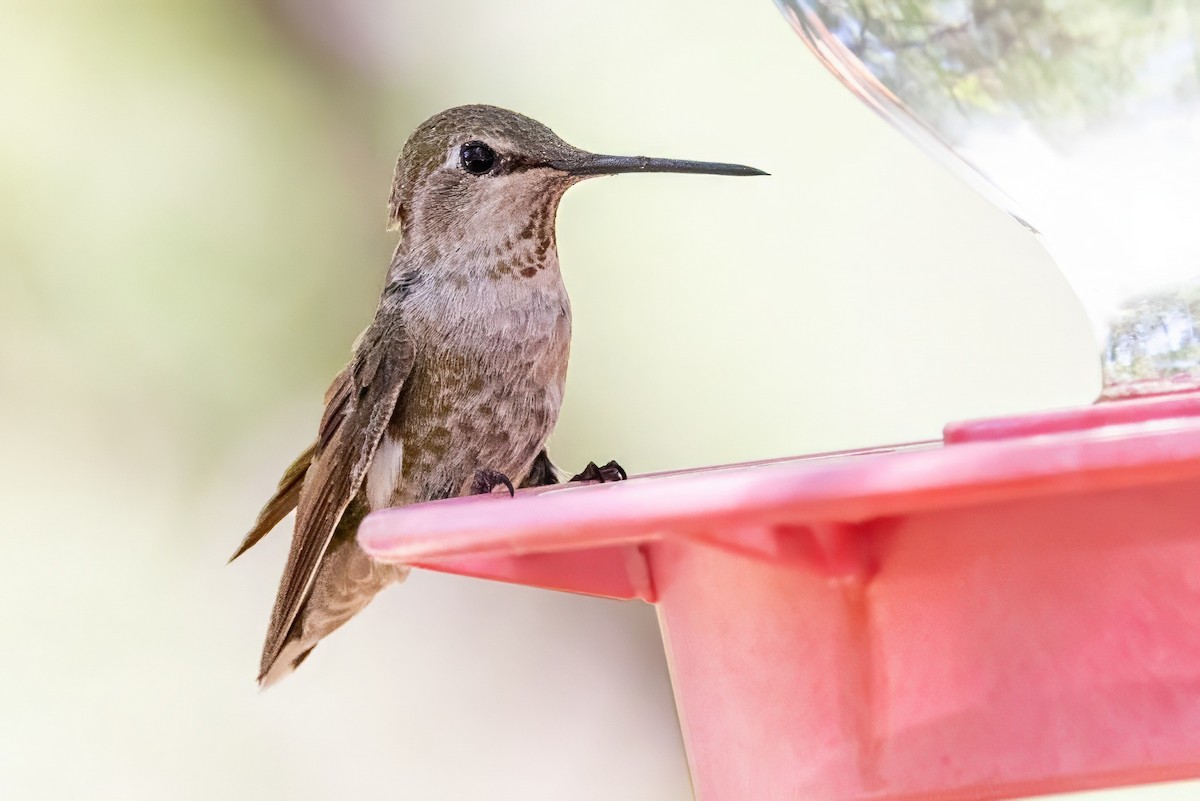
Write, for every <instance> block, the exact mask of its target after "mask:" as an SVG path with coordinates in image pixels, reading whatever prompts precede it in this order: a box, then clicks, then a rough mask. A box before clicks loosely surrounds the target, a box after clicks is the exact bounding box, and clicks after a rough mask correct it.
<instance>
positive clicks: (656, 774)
mask: <svg viewBox="0 0 1200 801" xmlns="http://www.w3.org/2000/svg"><path fill="white" fill-rule="evenodd" d="M0 96H2V97H3V98H4V101H5V102H4V111H3V114H2V115H0V186H3V188H4V194H3V196H2V199H0V368H2V369H0V430H2V431H3V432H4V435H3V458H2V459H0V471H3V472H2V474H0V479H2V484H0V486H3V504H2V512H0V515H2V516H0V525H2V526H3V532H4V535H5V536H4V538H3V541H2V547H3V558H2V559H0V601H2V603H0V641H2V642H3V643H4V659H3V665H4V668H3V675H4V681H3V682H0V797H3V798H5V799H10V798H11V799H65V798H88V799H110V798H111V799H161V798H171V799H208V798H213V797H224V798H267V799H269V798H289V799H328V798H352V797H363V798H368V797H370V798H376V797H388V798H414V799H461V798H486V799H505V798H521V799H564V798H570V799H607V798H612V797H621V798H627V799H647V800H649V799H680V800H682V799H687V798H689V797H690V795H689V793H690V790H689V785H688V780H687V774H686V768H685V762H684V759H683V755H682V750H681V746H680V741H679V735H678V730H677V724H676V721H675V716H674V708H673V703H672V699H671V696H670V688H669V684H668V682H667V678H666V673H665V668H664V666H663V662H662V655H661V646H660V644H659V639H658V632H657V628H656V624H655V621H654V616H653V610H652V609H650V608H649V607H645V606H641V605H638V604H621V603H616V602H604V601H598V600H591V599H584V598H576V597H571V596H565V595H554V594H550V593H544V592H537V591H534V590H527V589H521V588H515V587H508V586H501V585H491V584H486V583H483V582H475V581H470V580H466V579H459V578H453V577H447V576H440V575H433V574H419V575H414V576H413V577H412V578H411V579H410V581H409V582H408V583H407V584H405V585H403V587H402V589H396V590H392V591H389V592H387V593H385V594H384V595H383V596H381V597H380V598H379V599H378V600H377V601H376V602H375V603H374V604H373V605H372V606H371V607H370V608H369V609H368V610H367V611H366V612H365V613H364V614H363V615H361V616H360V617H359V618H358V619H356V620H355V621H354V622H353V623H352V624H350V625H348V626H347V627H346V628H345V629H343V630H342V631H340V632H338V633H337V634H336V635H335V636H333V637H332V638H330V640H329V641H328V642H327V643H326V644H325V645H323V646H322V647H321V648H319V649H318V650H317V651H316V654H315V656H314V657H313V658H312V659H310V660H309V661H308V662H307V663H306V664H305V665H304V668H303V669H302V670H301V671H299V672H298V673H297V674H296V675H295V676H293V677H291V678H290V679H288V680H287V681H285V682H283V683H282V684H281V685H280V686H279V687H277V688H275V689H273V690H272V691H271V692H268V693H264V694H257V693H256V692H255V686H254V682H253V679H254V675H255V667H256V664H257V658H258V649H259V646H260V641H261V636H262V634H263V632H264V630H265V626H266V622H267V616H268V613H269V610H270V605H271V600H272V598H273V596H274V592H275V587H276V582H277V580H278V575H279V572H280V570H281V568H282V563H283V557H284V554H285V552H286V546H287V538H288V533H287V531H284V530H281V531H279V532H277V533H276V534H275V535H274V536H272V537H271V538H269V539H268V540H267V541H266V542H265V543H264V544H263V545H262V546H260V547H259V548H258V549H256V550H255V551H253V552H251V553H250V554H249V555H248V556H246V557H244V558H243V560H241V561H239V562H238V563H237V564H235V565H234V566H232V567H226V566H225V563H224V562H225V558H226V557H227V556H228V554H229V552H231V550H232V549H233V547H234V546H235V545H236V543H237V542H238V540H239V539H240V537H241V535H242V534H243V532H244V530H245V528H246V527H247V525H248V524H249V523H250V521H251V520H252V519H253V517H254V514H255V513H256V512H257V509H258V507H259V505H260V503H261V502H262V501H263V500H264V499H265V498H266V497H267V495H268V494H269V492H270V491H271V489H272V488H273V487H274V484H275V481H276V479H277V478H278V474H279V472H280V470H281V469H282V468H283V467H284V466H285V465H286V463H287V462H288V461H290V459H291V458H292V456H293V455H294V454H295V453H296V452H298V451H299V449H300V448H301V447H303V446H304V445H306V444H307V443H308V441H309V440H310V439H311V436H312V432H313V430H314V429H315V425H316V420H317V417H318V415H319V411H320V401H321V396H322V393H323V391H324V389H325V387H326V385H327V383H328V381H329V379H330V377H331V376H332V375H333V374H334V372H335V371H336V370H337V369H338V368H339V367H340V366H341V364H342V363H343V361H344V360H345V359H346V357H347V355H348V352H349V348H350V344H351V342H352V341H353V339H354V337H355V336H356V334H357V333H358V331H359V330H360V329H361V328H362V327H363V326H364V325H365V324H366V322H367V321H368V319H369V317H370V315H371V313H372V311H373V309H374V303H375V298H376V293H377V291H378V288H379V285H380V282H381V279H382V274H383V270H384V268H385V266H386V263H387V259H388V256H389V255H390V250H391V247H392V245H393V240H392V236H391V235H389V234H387V233H386V232H385V231H384V225H383V221H384V201H385V199H386V195H387V191H388V188H389V184H390V170H391V167H392V163H393V161H394V158H395V154H396V152H397V151H398V150H399V148H400V146H401V145H402V143H403V140H404V138H405V137H406V136H407V134H408V132H409V131H410V130H411V129H412V128H413V127H414V126H415V125H416V124H417V123H418V122H420V121H421V120H422V119H424V118H425V117H427V116H429V115H430V114H432V113H434V112H436V111H438V110H440V109H442V108H445V107H448V106H452V105H457V104H460V103H466V102H489V103H494V104H497V105H502V106H507V107H510V108H513V109H516V110H519V111H522V112H524V113H527V114H529V115H531V116H533V117H536V118H538V119H540V120H542V121H544V122H545V123H547V124H548V125H550V126H551V127H553V128H554V129H555V130H556V131H557V132H558V133H559V134H561V135H562V136H563V137H564V138H566V139H567V140H568V141H571V142H573V143H575V144H578V145H580V146H582V147H586V148H589V149H593V150H598V151H604V152H617V153H644V154H654V155H665V156H678V157H690V158H705V159H718V160H727V161H738V162H744V163H748V164H753V165H756V166H759V167H762V168H764V169H766V170H768V171H770V172H771V173H772V177H771V178H769V179H756V180H731V179H720V178H704V177H691V176H687V177H684V176H627V177H622V178H618V179H611V180H604V181H592V182H589V183H588V184H586V185H584V186H583V187H580V188H578V189H574V190H572V191H571V192H570V193H569V194H568V196H567V198H566V199H565V201H564V203H563V205H562V208H561V211H560V215H559V244H560V255H561V258H562V262H563V265H564V274H565V277H566V281H567V284H568V287H569V288H570V290H571V292H572V298H573V301H574V307H575V331H576V334H575V347H574V352H573V359H572V365H571V374H570V381H569V386H568V391H567V400H566V405H565V407H564V409H563V415H562V420H561V423H560V426H559V429H558V431H557V432H556V434H555V436H554V439H553V441H552V453H553V454H554V455H555V457H556V459H557V460H558V461H559V462H561V463H562V464H563V465H564V466H566V467H567V468H568V469H576V468H578V467H580V466H582V465H583V464H584V463H585V462H586V461H587V460H588V459H591V458H602V459H605V460H607V459H609V458H612V457H616V458H618V459H619V460H620V461H621V462H622V463H623V464H624V465H625V466H626V467H627V468H629V469H630V470H631V471H635V472H644V471H650V470H657V469H664V468H675V467H687V466H696V465H702V464H711V463H718V462H728V461H735V460H743V459H754V458H764V457H773V456H784V455H790V454H796V453H802V452H808V451H819V450H827V449H833V448H846V447H853V446H860V445H872V444H880V443H885V442H894V441H904V440H914V439H924V438H930V437H935V436H937V435H938V433H939V431H940V428H941V426H942V424H944V423H945V422H946V421H948V420H951V419H955V418H962V417H971V416H979V415H989V414H998V413H1007V412H1017V411H1022V410H1028V409H1035V408H1044V407H1051V406H1060V405H1069V404H1080V403H1086V402H1089V401H1090V400H1091V399H1092V398H1093V397H1094V396H1095V394H1096V392H1097V389H1098V383H1097V375H1096V372H1097V371H1096V367H1095V361H1096V359H1095V356H1094V354H1093V346H1092V343H1091V337H1090V334H1089V329H1088V325H1087V322H1086V321H1085V319H1084V318H1083V315H1082V312H1081V311H1080V309H1079V308H1078V306H1077V305H1076V303H1075V301H1074V299H1073V297H1072V296H1071V295H1070V293H1069V291H1068V290H1067V288H1066V286H1065V283H1064V282H1063V281H1062V280H1061V278H1060V277H1059V276H1058V274H1057V273H1056V272H1055V270H1054V269H1053V267H1052V265H1051V264H1050V263H1049V262H1048V260H1047V259H1046V257H1045V256H1044V255H1043V254H1042V252H1041V250H1040V248H1039V246H1038V245H1037V243H1036V242H1034V241H1033V239H1032V237H1030V236H1029V235H1028V233H1027V232H1025V231H1024V230H1023V229H1021V228H1020V227H1019V226H1018V225H1017V224H1015V223H1014V222H1012V221H1011V220H1009V219H1008V218H1007V217H1005V216H1004V215H1003V214H1001V213H1000V212H999V211H997V210H995V209H993V208H992V207H990V206H988V205H986V204H985V203H984V202H983V201H982V200H980V199H978V198H976V197H975V196H974V195H973V194H972V193H971V192H970V191H969V190H967V189H966V188H965V187H964V186H962V185H961V184H960V183H959V182H958V181H957V180H956V179H954V178H953V177H951V176H950V175H949V174H947V173H945V172H944V171H943V170H942V169H940V168H939V167H937V166H935V165H934V164H933V163H931V162H930V161H929V160H927V159H926V158H925V157H923V156H922V155H921V154H920V153H918V152H917V151H916V149H915V148H913V147H911V146H910V145H909V144H908V143H907V142H905V141H903V140H901V139H900V138H899V137H898V136H897V135H896V134H894V133H893V132H892V131H890V130H889V129H888V128H887V127H886V126H885V125H884V124H883V123H882V122H880V121H879V120H878V119H876V118H875V117H874V116H872V115H871V113H870V112H868V111H867V110H866V109H865V108H863V107H861V106H860V105H859V104H858V103H857V101H855V100H854V99H853V98H852V97H851V96H850V95H849V94H848V93H847V92H845V91H844V90H842V89H841V88H840V87H839V86H838V84H837V83H836V81H834V79H833V78H831V77H830V76H828V75H827V74H825V73H824V72H823V70H822V68H821V67H820V66H819V65H818V64H817V63H816V61H815V60H814V59H813V58H811V57H810V55H809V54H808V52H807V51H806V50H805V48H804V47H803V46H802V44H801V43H800V42H799V40H798V39H796V37H795V36H794V35H793V34H792V33H791V31H790V30H789V29H788V26H787V25H786V24H785V23H784V21H783V20H782V18H781V17H780V16H779V14H778V12H777V11H776V10H775V8H774V7H773V5H772V3H771V2H770V1H769V0H756V1H755V2H748V1H747V0H739V1H737V2H735V1H734V0H719V1H717V2H707V3H694V2H693V3H688V2H683V0H656V2H654V3H645V2H639V1H638V0H613V2H610V3H606V4H604V5H603V6H598V5H595V4H587V5H584V4H574V3H558V2H552V1H551V0H522V2H510V3H503V4H501V3H482V2H467V1H466V0H451V1H450V2H443V3H437V4H434V3H413V2H400V0H393V1H391V2H389V1H388V0H258V1H257V2H233V0H207V2H200V1H199V0H190V1H189V0H108V2H104V3H97V2H87V0H59V1H57V2H33V0H29V2H21V0H2V2H0ZM1143 797H1144V796H1143Z"/></svg>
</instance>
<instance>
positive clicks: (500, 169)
mask: <svg viewBox="0 0 1200 801" xmlns="http://www.w3.org/2000/svg"><path fill="white" fill-rule="evenodd" d="M628 172H673V173H709V174H713V175H765V174H766V173H764V172H762V171H761V170H756V169H754V168H752V167H745V166H741V165H737V164H720V163H710V162H699V161H681V160H676V159H662V158H647V157H644V156H633V157H626V156H607V155H598V154H595V153H589V152H587V151H585V150H580V149H579V148H576V147H573V146H571V145H569V144H567V143H566V142H564V141H563V140H562V139H560V138H559V137H558V136H557V135H555V134H554V132H553V131H551V130H550V129H549V128H547V127H546V126H545V125H542V124H541V123H540V122H537V121H536V120H533V119H530V118H529V117H526V116H523V115H521V114H517V113H515V112H512V111H508V110H506V109H502V108H497V107H495V106H487V105H470V106H459V107H457V108H451V109H448V110H446V111H443V112H441V113H439V114H436V115H434V116H433V117H431V118H429V119H428V120H426V121H425V122H423V123H422V124H421V125H420V126H418V127H417V129H416V130H415V131H414V132H413V133H412V135H411V136H410V137H409V139H408V141H407V142H406V143H405V145H404V148H403V150H402V152H401V154H400V157H399V159H398V160H397V162H396V169H395V175H394V179H393V181H392V188H391V195H390V198H389V200H388V207H387V214H388V227H389V229H390V230H395V231H398V232H399V243H398V244H397V246H396V248H395V251H394V252H393V255H392V259H391V263H390V264H389V266H388V269H387V274H386V278H385V280H384V285H383V290H382V292H381V295H380V299H379V304H378V307H377V309H376V311H375V316H374V318H373V320H372V321H371V323H370V325H369V326H368V327H367V328H366V330H365V331H363V333H362V334H361V335H360V336H359V338H358V340H357V341H356V342H355V344H354V345H353V347H352V352H351V358H350V361H349V364H347V365H346V367H345V368H344V369H343V370H342V371H341V372H340V373H338V375H337V377H336V378H335V379H334V380H333V383H332V384H331V385H330V387H329V389H328V391H327V392H326V393H325V406H324V412H323V414H322V416H321V420H320V424H319V425H318V426H317V435H316V440H315V441H314V442H313V444H312V445H310V446H309V447H308V448H307V449H306V450H305V451H304V452H303V453H302V454H300V456H299V457H298V458H297V459H296V460H295V461H294V462H293V463H292V465H291V466H290V467H289V468H288V469H287V470H286V471H285V472H284V474H283V478H282V479H281V480H280V482H279V486H278V489H277V490H276V491H275V494H274V495H273V496H272V497H271V499H270V500H269V501H267V503H266V505H265V506H264V507H263V509H262V511H261V512H260V513H259V515H258V519H257V520H256V521H255V523H254V526H253V528H252V529H251V530H250V532H249V533H248V534H247V535H246V537H245V539H244V540H243V542H242V544H241V545H240V546H239V547H238V549H237V551H236V552H235V553H234V555H233V557H232V558H231V559H230V561H233V559H236V558H237V557H238V556H240V555H241V554H242V553H244V552H245V551H246V550H247V549H249V548H250V547H251V546H253V545H254V544H255V543H256V542H258V541H259V540H260V539H261V538H262V537H263V536H265V535H266V534H267V533H268V532H269V531H271V529H273V528H274V527H275V526H276V524H278V523H279V522H280V521H281V520H282V519H283V518H284V517H286V516H287V515H288V514H289V513H290V512H291V511H292V510H293V509H295V510H296V518H295V529H294V532H293V534H292V543H291V549H290V551H289V552H288V557H287V564H286V566H285V567H284V571H283V578H282V580H281V581H280V585H279V591H278V594H277V595H276V598H275V606H274V609H273V610H272V612H271V620H270V624H269V626H268V629H267V636H266V641H265V643H264V645H263V651H262V661H261V664H260V668H259V674H258V682H259V685H260V687H267V686H269V685H271V684H273V683H274V682H276V681H278V680H279V679H280V678H282V677H283V676H285V675H287V674H289V673H291V672H292V671H293V670H295V668H296V667H297V666H299V664H300V663H301V662H303V661H304V659H305V658H306V657H307V656H308V655H309V653H311V652H312V649H313V648H314V647H315V646H316V644H317V643H318V642H319V641H320V640H321V639H322V638H324V637H325V636H326V635H328V634H329V633H330V632H332V631H334V630H335V629H337V628H338V627H339V626H341V625H342V624H343V623H345V622H346V621H347V620H349V619H350V618H351V617H352V616H354V615H355V614H357V613H358V612H359V611H360V610H361V609H363V608H364V607H365V606H366V605H367V604H368V603H369V602H370V600H371V599H372V598H373V597H374V596H375V595H376V594H377V593H378V592H379V591H380V590H382V589H383V588H385V587H387V586H388V585H390V584H393V583H395V582H398V581H400V580H402V579H403V578H404V577H405V576H406V575H407V572H408V568H406V567H404V566H394V565H385V564H381V563H377V562H374V561H372V560H371V559H370V558H369V557H367V555H366V554H365V553H364V552H363V551H362V550H361V549H360V548H359V547H358V545H357V543H356V541H355V536H354V535H355V532H356V530H357V528H358V525H359V523H360V522H361V521H362V519H363V518H364V517H365V516H366V515H367V514H368V513H369V512H372V511H375V510H378V509H384V508H387V507H393V506H402V505H406V504H412V503H419V502H422V501H431V500H438V499H443V498H451V497H456V496H462V495H470V494H482V493H490V492H492V491H493V490H494V489H497V488H503V489H504V490H506V491H507V492H508V493H509V494H510V495H512V494H513V492H514V486H517V487H529V486H544V485H549V484H555V483H558V481H559V480H560V477H559V471H558V469H557V468H556V467H555V466H554V464H553V463H552V462H551V461H550V459H549V458H548V456H547V454H546V449H545V443H546V440H547V438H548V437H549V436H550V432H551V430H552V429H553V428H554V425H555V423H556V422H557V419H558V413H559V407H560V405H561V404H562V400H563V389H564V384H565V381H566V375H567V358H568V354H569V351H570V343H571V304H570V300H569V299H568V297H567V291H566V287H565V286H564V285H563V280H562V275H561V274H560V272H559V263H558V254H557V250H556V243H555V231H554V223H555V216H556V214H557V211H558V204H559V200H561V198H562V196H563V194H564V193H565V192H566V191H567V189H569V188H570V187H571V186H573V185H575V184H577V183H579V182H580V181H582V180H584V179H587V178H591V177H594V176H600V175H612V174H616V173H628ZM623 478H625V471H624V470H623V469H622V468H621V466H620V465H619V464H617V463H616V462H615V461H611V462H609V463H607V464H606V465H604V466H603V467H599V466H597V465H596V463H595V462H591V463H589V464H588V465H587V467H586V468H585V469H584V470H583V471H582V472H581V473H579V474H577V475H576V476H574V478H573V479H572V480H578V481H606V480H620V479H623Z"/></svg>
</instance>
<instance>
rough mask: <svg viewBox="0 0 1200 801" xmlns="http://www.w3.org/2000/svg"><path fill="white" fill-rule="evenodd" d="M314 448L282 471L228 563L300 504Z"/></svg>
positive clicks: (312, 446) (313, 446)
mask: <svg viewBox="0 0 1200 801" xmlns="http://www.w3.org/2000/svg"><path fill="white" fill-rule="evenodd" d="M316 447H317V446H316V443H313V444H312V445H309V446H308V447H307V448H306V449H305V451H304V453H302V454H300V456H299V457H298V458H297V459H296V461H294V462H292V464H291V466H290V467H289V468H288V469H287V470H286V471H284V473H283V478H281V479H280V480H279V487H278V489H276V490H275V494H274V495H272V496H271V500H269V501H267V503H266V505H265V506H263V508H262V511H261V512H259V513H258V519H257V520H255V521H254V527H253V528H251V529H250V533H249V534H247V535H246V538H245V539H243V540H242V544H241V545H239V546H238V549H237V550H236V551H234V552H233V556H231V557H229V561H230V562H232V561H233V560H234V559H237V558H238V557H239V556H241V555H242V554H244V553H245V552H246V551H248V550H250V549H251V548H252V547H254V545H255V543H257V542H258V541H259V540H261V539H262V538H263V537H265V536H266V535H267V532H269V531H270V530H271V529H273V528H275V526H276V525H278V524H279V521H280V520H283V518H285V517H287V516H288V515H289V514H291V511H292V510H293V509H295V508H296V504H297V503H299V502H300V488H301V487H303V486H304V477H305V475H306V474H307V473H308V467H309V465H310V464H312V460H313V452H314V451H315V450H316Z"/></svg>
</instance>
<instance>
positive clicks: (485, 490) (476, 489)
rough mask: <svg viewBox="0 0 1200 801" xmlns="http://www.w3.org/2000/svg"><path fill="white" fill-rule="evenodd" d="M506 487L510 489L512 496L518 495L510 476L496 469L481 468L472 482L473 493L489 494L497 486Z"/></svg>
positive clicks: (509, 492) (509, 494)
mask: <svg viewBox="0 0 1200 801" xmlns="http://www.w3.org/2000/svg"><path fill="white" fill-rule="evenodd" d="M501 486H502V487H505V488H506V489H507V490H508V496H509V497H510V498H511V497H512V496H513V495H516V494H517V493H516V490H514V489H513V483H512V481H510V480H509V478H508V476H506V475H504V474H503V473H499V472H497V471H495V470H487V469H481V470H476V471H475V480H474V481H472V482H471V494H472V495H488V494H490V493H491V491H492V490H494V489H495V488H496V487H501Z"/></svg>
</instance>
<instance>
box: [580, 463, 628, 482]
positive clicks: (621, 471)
mask: <svg viewBox="0 0 1200 801" xmlns="http://www.w3.org/2000/svg"><path fill="white" fill-rule="evenodd" d="M627 478H629V476H628V475H627V474H626V473H625V468H624V467H621V465H619V464H617V462H616V460H615V459H614V460H613V461H611V462H609V463H608V464H606V465H604V466H603V467H597V466H596V463H595V462H588V463H587V467H585V468H583V472H581V473H579V474H578V475H575V476H572V477H571V481H598V482H600V483H601V484H604V483H606V482H609V481H624V480H625V479H627Z"/></svg>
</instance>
